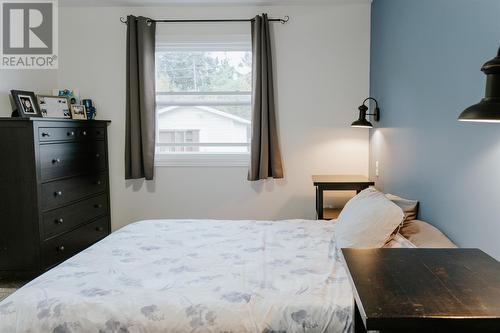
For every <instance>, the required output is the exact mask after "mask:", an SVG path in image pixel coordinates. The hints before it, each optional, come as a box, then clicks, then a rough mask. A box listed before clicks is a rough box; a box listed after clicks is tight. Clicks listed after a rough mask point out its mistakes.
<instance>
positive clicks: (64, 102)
mask: <svg viewBox="0 0 500 333" xmlns="http://www.w3.org/2000/svg"><path fill="white" fill-rule="evenodd" d="M37 98H38V106H39V109H40V113H41V114H42V117H48V118H71V111H70V102H69V100H68V98H67V97H60V96H50V95H38V96H37Z"/></svg>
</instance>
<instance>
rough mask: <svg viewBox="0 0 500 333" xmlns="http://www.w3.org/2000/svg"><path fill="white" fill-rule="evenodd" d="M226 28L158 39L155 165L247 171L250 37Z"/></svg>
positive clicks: (170, 34) (195, 29) (196, 28)
mask: <svg viewBox="0 0 500 333" xmlns="http://www.w3.org/2000/svg"><path fill="white" fill-rule="evenodd" d="M169 27H171V26H170V25H169ZM207 28H209V29H208V30H207ZM229 28H230V27H228V26H227V24H225V25H223V26H220V27H219V30H217V29H218V28H217V27H213V26H210V27H208V26H205V27H200V26H199V25H197V26H196V25H195V26H193V27H185V26H184V28H183V30H182V31H179V34H176V32H175V30H174V31H172V29H168V31H167V34H165V35H162V34H161V33H160V34H159V36H160V37H157V49H156V90H157V91H156V104H157V110H156V115H157V134H156V161H157V164H158V165H247V161H248V153H249V145H250V137H251V135H250V130H251V126H250V125H251V85H252V73H251V68H252V63H251V62H252V54H251V45H250V35H249V31H248V32H247V33H234V32H232V33H231V34H228V33H227V31H228V30H231V29H229ZM245 30H249V26H245ZM186 31H190V32H191V34H186ZM221 31H222V32H221Z"/></svg>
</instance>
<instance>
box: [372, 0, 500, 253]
mask: <svg viewBox="0 0 500 333" xmlns="http://www.w3.org/2000/svg"><path fill="white" fill-rule="evenodd" d="M371 33H372V35H371V65H370V66H371V79H370V81H371V82H370V90H371V96H373V97H375V98H377V99H378V100H379V103H380V109H381V121H380V122H379V123H375V124H374V125H375V127H376V128H375V129H373V130H371V131H370V176H371V177H372V178H373V179H375V180H376V184H377V186H378V187H379V188H381V189H382V190H384V191H385V192H390V193H394V194H399V195H401V196H405V197H408V198H412V199H418V200H420V202H421V205H420V216H419V217H420V219H422V220H426V221H428V222H430V223H431V224H433V225H435V226H437V227H438V228H440V229H441V230H442V231H443V232H444V233H445V234H447V235H448V236H449V237H450V238H451V239H452V240H453V241H455V242H456V243H457V244H458V245H459V246H462V247H478V248H481V249H482V250H484V251H485V252H487V253H489V254H490V255H492V256H494V257H496V258H497V259H500V124H484V123H479V124H478V123H463V122H458V121H457V117H458V115H459V114H460V112H461V111H462V110H464V109H465V108H466V107H468V106H470V105H472V104H475V103H477V102H479V100H480V99H481V98H482V97H483V96H484V88H485V78H486V77H485V75H484V74H483V73H482V72H480V68H481V65H482V64H483V63H484V62H486V61H487V60H489V59H491V58H493V57H494V56H495V55H496V52H497V49H498V47H499V46H500V1H499V0H374V1H373V3H372V21H371ZM376 161H379V176H378V177H376V175H375V162H376Z"/></svg>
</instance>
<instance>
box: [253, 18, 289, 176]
mask: <svg viewBox="0 0 500 333" xmlns="http://www.w3.org/2000/svg"><path fill="white" fill-rule="evenodd" d="M252 53H253V62H252V75H253V77H252V84H253V86H252V88H253V89H252V90H253V92H252V143H251V147H250V169H249V171H248V180H251V181H253V180H259V179H266V178H268V177H272V178H283V166H282V162H281V152H280V146H279V142H278V133H277V124H276V109H275V107H274V91H273V68H272V54H271V37H270V32H269V21H268V18H267V15H266V14H262V16H260V15H257V16H256V17H255V19H254V20H253V21H252Z"/></svg>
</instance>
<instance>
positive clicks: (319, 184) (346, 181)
mask: <svg viewBox="0 0 500 333" xmlns="http://www.w3.org/2000/svg"><path fill="white" fill-rule="evenodd" d="M312 180H313V184H314V186H315V187H316V213H317V215H318V220H323V219H332V218H336V217H337V215H338V213H339V212H340V210H331V211H330V210H329V211H327V214H325V208H324V207H323V191H356V193H359V192H361V191H362V190H364V189H365V188H368V187H369V186H372V185H375V183H374V182H371V181H370V180H368V178H367V177H365V176H359V175H314V176H312Z"/></svg>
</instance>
